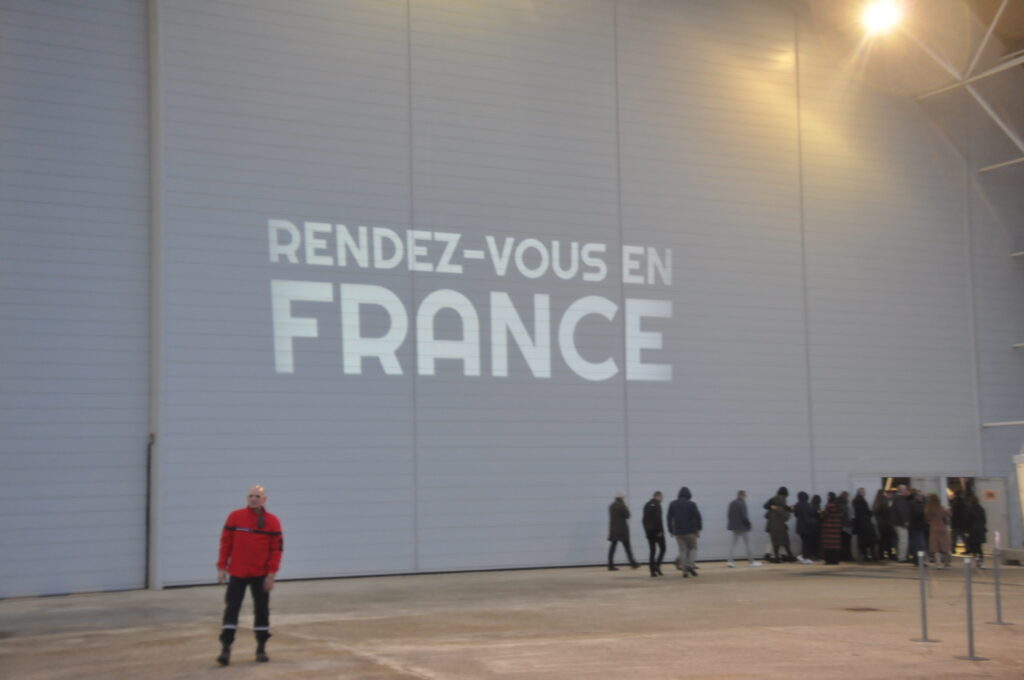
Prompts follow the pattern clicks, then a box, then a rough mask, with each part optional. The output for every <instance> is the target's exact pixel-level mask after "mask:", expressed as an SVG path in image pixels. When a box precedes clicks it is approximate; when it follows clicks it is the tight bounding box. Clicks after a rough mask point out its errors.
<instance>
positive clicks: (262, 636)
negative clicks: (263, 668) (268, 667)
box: [256, 633, 270, 663]
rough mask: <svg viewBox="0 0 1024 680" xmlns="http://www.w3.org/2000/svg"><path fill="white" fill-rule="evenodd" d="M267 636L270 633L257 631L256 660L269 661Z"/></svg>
mask: <svg viewBox="0 0 1024 680" xmlns="http://www.w3.org/2000/svg"><path fill="white" fill-rule="evenodd" d="M269 637H270V633H257V638H256V660H257V661H259V662H260V663H266V662H268V661H270V657H269V656H267V639H268V638H269Z"/></svg>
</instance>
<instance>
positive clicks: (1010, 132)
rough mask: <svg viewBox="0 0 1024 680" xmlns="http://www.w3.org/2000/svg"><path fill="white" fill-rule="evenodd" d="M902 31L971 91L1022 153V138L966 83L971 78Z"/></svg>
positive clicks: (915, 38)
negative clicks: (965, 77) (965, 76)
mask: <svg viewBox="0 0 1024 680" xmlns="http://www.w3.org/2000/svg"><path fill="white" fill-rule="evenodd" d="M903 33H904V35H906V36H907V37H908V38H910V40H911V41H913V43H914V44H915V45H917V46H918V47H920V48H921V49H922V50H923V51H924V52H925V54H927V55H928V56H929V57H931V58H932V60H933V61H935V63H936V64H938V65H939V66H941V67H942V68H943V69H945V70H946V71H947V72H948V73H949V75H951V76H953V77H954V78H956V79H957V81H959V82H957V85H956V86H957V87H960V86H961V85H963V87H964V88H966V89H967V91H968V92H970V93H971V96H972V97H974V100H975V101H976V102H978V106H980V107H981V108H982V110H984V111H985V113H987V114H988V115H989V118H991V119H992V121H993V122H994V123H995V124H996V125H998V126H999V129H1000V130H1002V131H1003V133H1004V134H1005V135H1006V136H1007V137H1009V138H1010V140H1011V141H1012V142H1013V143H1014V144H1016V145H1017V148H1018V149H1020V151H1021V152H1022V153H1024V139H1021V137H1020V135H1018V134H1017V132H1016V130H1014V129H1013V128H1011V127H1010V126H1009V125H1007V124H1006V122H1005V121H1004V120H1003V119H1002V117H1001V116H1000V115H999V114H998V113H997V112H996V110H995V109H993V108H992V107H991V106H990V105H989V103H988V102H987V101H985V99H984V98H983V97H982V96H981V95H980V94H978V91H977V90H976V89H974V87H972V86H971V85H970V84H968V82H967V81H968V80H971V79H970V78H968V79H966V80H965V79H964V77H963V76H962V75H961V74H960V72H958V71H957V70H956V68H955V67H954V66H953V65H952V64H950V63H949V62H948V61H946V59H944V58H943V57H942V55H941V54H939V53H938V52H936V51H935V50H933V49H932V48H931V47H929V46H928V44H927V43H925V42H924V41H922V40H920V39H919V38H918V37H917V36H916V35H914V34H913V33H911V32H910V31H908V30H906V29H904V30H903ZM1019 59H1020V60H1022V61H1024V55H1022V56H1021V57H1019ZM1013 61H1017V60H1016V59H1014V60H1013ZM1006 68H1009V66H1007V67H1006ZM986 73H989V72H986ZM981 75H985V74H981ZM977 77H981V76H977ZM977 77H976V78H977ZM917 99H920V97H918V98H917Z"/></svg>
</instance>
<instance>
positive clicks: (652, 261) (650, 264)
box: [647, 248, 672, 286]
mask: <svg viewBox="0 0 1024 680" xmlns="http://www.w3.org/2000/svg"><path fill="white" fill-rule="evenodd" d="M655 272H657V273H658V274H660V275H661V282H662V283H663V284H665V285H666V286H671V285H672V249H671V248H666V249H665V259H664V260H662V259H661V256H660V255H658V250H657V248H648V249H647V283H650V284H653V283H654V274H655Z"/></svg>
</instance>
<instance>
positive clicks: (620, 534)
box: [608, 493, 640, 571]
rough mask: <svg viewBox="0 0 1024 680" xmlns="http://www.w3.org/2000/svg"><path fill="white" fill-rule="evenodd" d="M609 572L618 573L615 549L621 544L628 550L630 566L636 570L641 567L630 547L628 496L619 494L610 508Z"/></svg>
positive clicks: (627, 555)
mask: <svg viewBox="0 0 1024 680" xmlns="http://www.w3.org/2000/svg"><path fill="white" fill-rule="evenodd" d="M608 540H609V541H611V545H610V546H608V571H618V570H619V568H618V567H616V566H615V548H616V547H618V545H619V543H622V547H623V548H625V549H626V557H628V558H629V566H631V567H633V568H634V569H636V568H638V567H639V566H640V565H639V564H637V561H636V560H634V559H633V549H632V548H631V547H630V545H629V508H627V507H626V495H625V494H621V493H620V494H618V495H617V496H615V500H614V501H613V502H612V504H611V505H609V506H608Z"/></svg>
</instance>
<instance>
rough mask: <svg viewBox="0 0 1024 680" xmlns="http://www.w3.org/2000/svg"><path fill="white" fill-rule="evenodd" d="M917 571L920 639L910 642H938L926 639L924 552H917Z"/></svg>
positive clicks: (926, 607) (926, 599)
mask: <svg viewBox="0 0 1024 680" xmlns="http://www.w3.org/2000/svg"><path fill="white" fill-rule="evenodd" d="M917 571H918V576H919V579H918V580H919V582H920V584H921V637H919V638H914V639H912V640H911V642H938V640H929V639H928V598H927V596H926V595H925V588H924V582H925V578H926V576H925V567H924V552H922V551H919V552H918V553H917Z"/></svg>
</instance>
